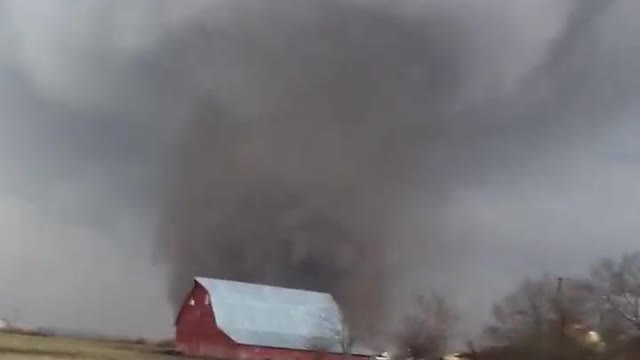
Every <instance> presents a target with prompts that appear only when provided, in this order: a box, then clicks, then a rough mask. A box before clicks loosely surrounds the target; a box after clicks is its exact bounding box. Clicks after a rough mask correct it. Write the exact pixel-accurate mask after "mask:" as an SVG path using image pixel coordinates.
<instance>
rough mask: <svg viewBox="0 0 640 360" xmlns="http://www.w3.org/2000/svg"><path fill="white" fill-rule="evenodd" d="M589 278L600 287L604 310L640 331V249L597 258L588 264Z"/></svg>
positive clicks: (595, 285)
mask: <svg viewBox="0 0 640 360" xmlns="http://www.w3.org/2000/svg"><path fill="white" fill-rule="evenodd" d="M591 279H592V280H593V282H594V287H596V288H598V289H600V290H601V292H600V294H601V295H600V296H601V297H602V299H603V300H604V301H605V303H606V308H607V309H606V310H610V311H612V312H614V313H615V314H617V315H618V316H619V318H620V319H623V320H624V321H625V322H626V323H627V324H628V325H629V326H631V327H632V328H633V329H635V330H638V331H640V252H634V253H630V254H625V255H623V256H622V257H621V258H620V259H619V260H617V261H616V260H614V259H603V260H601V261H599V262H598V263H596V264H595V265H594V266H593V267H592V268H591Z"/></svg>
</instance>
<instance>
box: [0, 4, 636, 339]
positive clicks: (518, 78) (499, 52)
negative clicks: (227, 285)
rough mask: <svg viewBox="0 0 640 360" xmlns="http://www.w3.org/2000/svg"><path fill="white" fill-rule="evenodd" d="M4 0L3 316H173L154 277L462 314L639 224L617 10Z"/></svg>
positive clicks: (0, 87) (627, 76) (567, 265)
mask: <svg viewBox="0 0 640 360" xmlns="http://www.w3.org/2000/svg"><path fill="white" fill-rule="evenodd" d="M0 6H1V7H2V20H4V21H2V25H0V46H2V50H3V51H2V52H1V53H0V67H1V68H2V70H3V72H2V75H0V76H2V77H1V78H0V111H1V115H2V119H1V120H0V130H1V132H0V139H2V141H1V142H0V148H1V149H2V150H3V151H2V154H0V159H1V162H2V166H3V169H6V170H7V171H4V172H3V174H5V175H3V176H2V179H1V181H0V185H1V188H0V194H1V196H2V198H3V200H2V204H3V207H2V208H0V212H1V213H2V214H3V216H2V217H1V218H2V222H3V226H2V229H3V231H4V234H3V236H4V237H5V238H6V239H8V240H7V241H4V242H3V244H2V250H4V251H3V252H2V254H3V255H1V256H0V259H1V262H0V267H1V268H2V272H0V273H1V274H2V275H1V276H0V284H2V285H1V286H2V288H3V289H11V290H10V291H9V292H8V293H10V294H12V295H9V296H8V297H5V296H4V295H3V298H2V299H1V301H2V302H0V307H1V308H0V309H1V310H0V311H3V310H4V312H10V313H16V312H17V313H19V314H20V316H21V317H24V318H27V319H30V320H31V321H38V322H45V323H49V324H59V325H63V326H75V327H83V328H88V327H89V328H90V327H91V325H90V324H88V322H92V323H100V324H102V325H103V326H100V327H101V328H104V329H109V330H110V331H122V330H123V329H129V332H132V331H148V332H149V333H155V332H157V331H158V330H157V328H159V327H161V326H163V325H160V324H165V323H166V324H167V325H166V327H167V330H168V328H169V326H170V325H169V319H170V316H171V314H170V311H169V309H168V307H167V306H165V305H163V304H164V301H163V300H164V299H162V300H159V299H160V297H161V296H162V292H163V291H164V287H165V286H166V285H165V277H164V271H165V270H167V271H168V273H169V274H171V275H170V281H171V282H172V284H171V285H169V286H168V288H169V289H167V290H166V291H167V292H169V293H170V294H171V297H172V298H173V300H174V301H175V299H177V298H178V297H179V296H180V291H179V290H180V289H182V288H183V287H184V286H188V281H189V278H190V277H191V276H193V275H210V276H224V277H233V278H237V279H244V280H253V281H263V282H269V283H276V284H280V285H288V286H300V287H309V288H321V289H326V290H331V291H334V292H335V293H336V294H337V295H340V296H341V299H343V301H352V302H355V303H356V304H363V301H364V302H366V304H370V305H371V304H375V305H376V307H377V306H378V305H386V307H378V308H377V309H376V310H377V311H376V312H375V313H376V314H380V315H389V316H390V317H391V318H393V317H395V316H396V315H398V314H399V312H400V310H398V309H401V308H402V306H401V305H402V303H403V301H405V299H407V298H408V297H410V296H412V295H413V294H414V293H416V292H420V291H427V290H428V289H429V288H433V287H435V288H439V289H443V291H445V292H446V293H447V294H449V295H450V296H451V297H452V298H454V299H455V300H456V302H458V303H460V305H461V306H462V307H463V310H464V314H463V315H466V316H467V318H468V319H470V322H471V323H472V325H477V324H478V323H481V321H482V319H483V318H484V317H485V316H486V312H485V310H486V309H487V308H488V304H489V302H490V301H491V300H492V299H493V296H494V295H495V294H499V293H501V292H503V291H504V290H505V288H507V287H508V286H509V285H510V284H511V283H512V282H513V281H516V280H518V278H519V277H520V276H522V275H525V274H527V273H529V272H536V271H540V270H541V269H543V268H544V269H547V270H550V271H557V272H564V271H577V270H578V269H579V268H580V267H581V266H582V265H583V264H584V263H585V262H587V261H589V260H591V259H592V258H593V257H596V256H599V255H601V254H605V253H608V252H611V251H617V250H618V249H626V248H628V247H629V246H632V245H633V242H634V239H635V238H637V236H636V235H637V232H638V227H637V224H636V223H637V221H635V219H634V217H633V216H632V214H635V213H637V212H636V210H637V206H636V205H635V204H637V203H640V202H638V201H637V200H639V199H638V198H639V196H640V191H639V189H638V185H637V183H638V182H637V178H638V175H639V174H637V171H635V170H634V169H635V167H634V163H635V161H637V157H636V156H637V150H638V148H637V146H636V145H635V142H634V141H633V134H634V133H637V131H638V126H637V124H636V122H635V120H634V119H635V114H636V113H637V112H636V108H634V105H633V103H634V101H635V98H636V96H637V93H638V90H640V86H639V85H640V84H638V80H639V79H640V76H638V75H637V74H639V72H638V71H637V70H639V69H638V66H640V65H638V64H640V62H638V61H635V60H636V59H637V57H638V51H639V50H638V48H637V47H636V46H635V45H634V44H633V42H632V41H630V40H629V39H634V38H635V37H637V36H636V35H637V34H638V33H639V32H640V28H639V27H638V26H637V25H636V24H635V23H636V22H635V20H634V18H633V16H632V14H633V13H634V12H635V11H636V10H637V7H638V5H636V4H635V2H634V1H632V0H618V1H599V2H596V1H587V0H585V1H561V2H558V1H551V0H549V1H546V0H544V1H543V0H536V1H534V0H531V1H519V2H518V3H517V4H516V3H513V2H510V1H506V0H504V1H503V0H490V1H489V0H487V1H484V2H482V3H475V2H474V3H471V4H470V3H469V2H468V1H440V2H422V1H398V2H394V3H392V4H391V3H388V2H383V1H371V2H362V1H358V2H356V1H353V2H345V1H343V2H337V1H322V2H321V1H309V2H306V3H305V4H303V5H301V4H300V3H299V2H294V1H271V2H263V1H254V2H243V3H242V4H239V3H238V2H227V1H217V2H209V1H195V0H193V1H184V2H180V3H177V2H171V1H110V2H101V1H94V2H90V3H83V4H80V5H78V4H75V5H74V6H70V5H68V4H66V1H41V2H38V3H37V4H36V3H31V2H22V1H4V2H0ZM158 224H160V225H158ZM157 225H158V228H159V229H160V230H159V232H154V231H153V229H154V228H155V227H156V226H157ZM603 238H607V241H606V243H607V245H606V246H605V245H603V242H602V239H603ZM69 249H73V252H74V253H75V254H76V255H74V256H73V259H74V260H73V261H66V258H67V257H68V254H69V252H70V251H71V250H69ZM152 252H155V255H159V256H156V260H161V261H156V264H157V265H156V266H155V267H154V266H153V265H152V262H151V261H150V259H149V257H150V254H151V253H152ZM61 259H65V261H62V260H61ZM92 259H93V260H92ZM96 259H97V260H96ZM30 264H37V265H30ZM165 267H166V269H165ZM78 268H82V269H84V271H82V272H79V271H78V270H77V269H78ZM89 269H91V271H93V272H95V273H99V274H102V275H96V276H95V277H85V276H80V275H79V274H80V273H89ZM48 276H55V277H56V278H58V279H60V280H61V281H59V282H52V281H51V280H50V279H48V278H47V277H48ZM373 277H375V279H376V280H377V281H372V280H371V279H372V278H373ZM23 279H27V280H32V281H37V282H39V283H42V282H44V281H45V280H47V281H48V282H47V284H51V285H47V286H44V287H43V288H42V289H38V291H35V290H34V291H29V290H24V289H21V288H20V286H19V284H21V283H22V280H23ZM123 279H124V280H123ZM60 283H63V284H60ZM56 284H58V285H56ZM478 284H484V286H483V287H482V288H481V289H480V288H479V287H478ZM487 287H488V288H487ZM77 288H87V289H93V290H95V293H96V294H100V296H98V297H91V296H87V297H78V296H76V295H74V294H75V292H74V291H71V290H74V289H77ZM125 289H126V291H125ZM124 292H131V294H138V295H139V296H140V297H141V298H143V297H144V298H145V299H147V300H146V302H145V303H147V304H148V303H155V304H157V305H154V306H151V307H139V306H140V302H135V303H131V302H130V301H128V300H126V299H127V298H130V297H126V298H125V297H123V295H122V293H124ZM4 293H5V292H4V291H3V294H4ZM483 293H488V294H491V295H487V296H484V295H482V294H483ZM43 294H47V295H48V296H47V298H57V299H60V301H59V302H58V303H56V304H55V308H56V309H60V306H63V304H64V303H73V304H74V305H75V304H76V303H77V304H78V306H79V308H80V309H82V311H83V314H85V315H86V316H85V317H82V318H83V319H87V321H85V322H83V323H80V322H78V320H77V317H72V316H66V315H65V314H70V313H66V312H65V311H61V310H60V311H56V312H53V311H51V309H53V308H54V307H50V306H48V305H47V304H49V303H48V302H45V303H44V305H43V300H42V299H44V297H43ZM361 294H367V295H368V296H366V297H365V296H361ZM371 299H375V300H379V301H380V302H382V303H383V304H379V303H378V302H377V301H372V302H370V301H371ZM142 302H144V301H142ZM45 305H47V306H45ZM16 308H18V309H19V310H15V309H16ZM353 308H354V309H355V308H357V307H353ZM383 308H384V309H385V310H386V311H380V310H381V309H383ZM98 309H99V310H101V311H97V310H98ZM125 309H127V311H129V310H131V309H139V311H140V312H139V315H138V316H131V317H128V320H127V321H126V322H127V324H124V323H120V322H118V321H114V320H113V319H114V317H113V316H101V315H99V314H109V313H110V311H108V310H111V311H120V312H124V311H125ZM368 314H369V315H370V314H371V312H368ZM353 316H354V317H356V318H357V319H356V320H361V319H362V317H363V316H362V314H353ZM376 319H380V318H376ZM91 320H93V321H91ZM162 331H164V330H162ZM162 331H161V332H162Z"/></svg>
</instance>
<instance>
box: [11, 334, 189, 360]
mask: <svg viewBox="0 0 640 360" xmlns="http://www.w3.org/2000/svg"><path fill="white" fill-rule="evenodd" d="M166 350H167V348H163V347H160V346H158V345H154V344H147V343H143V344H139V343H136V342H118V341H101V340H85V339H73V338H65V337H53V336H37V335H26V334H15V333H2V332H0V359H2V360H70V359H74V360H178V359H182V360H184V358H182V357H177V356H170V355H166V354H165V353H163V352H165V351H166Z"/></svg>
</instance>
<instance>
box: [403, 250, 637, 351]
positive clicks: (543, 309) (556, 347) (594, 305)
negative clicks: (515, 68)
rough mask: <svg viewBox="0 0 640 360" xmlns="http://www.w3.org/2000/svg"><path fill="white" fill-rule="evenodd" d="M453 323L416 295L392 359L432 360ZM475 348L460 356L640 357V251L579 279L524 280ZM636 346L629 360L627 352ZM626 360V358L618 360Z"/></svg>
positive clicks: (438, 304) (440, 303) (436, 304)
mask: <svg viewBox="0 0 640 360" xmlns="http://www.w3.org/2000/svg"><path fill="white" fill-rule="evenodd" d="M459 320H460V318H459V317H458V315H457V312H456V310H455V308H454V307H453V306H452V305H451V304H450V303H449V302H448V301H447V300H446V298H444V297H442V296H440V295H437V294H436V295H432V296H429V297H424V296H423V297H419V298H418V299H417V300H416V311H415V312H414V313H413V314H411V316H408V317H407V319H406V321H405V323H404V326H403V328H402V331H400V333H399V334H398V336H397V343H398V344H399V347H400V348H401V349H402V350H403V351H402V352H403V353H402V354H399V355H398V356H399V357H402V358H414V359H439V358H440V357H441V356H443V354H444V353H445V352H446V351H447V349H448V348H449V342H450V340H451V339H452V337H453V336H454V334H455V331H456V327H457V326H458V324H459V323H460V322H459ZM476 342H477V343H478V345H473V344H472V343H470V344H469V346H468V349H464V350H465V355H460V356H464V357H462V358H467V359H487V360H494V359H496V360H501V359H519V360H539V359H540V360H542V359H552V360H554V359H557V360H573V359H607V360H608V359H616V360H617V359H625V360H626V359H632V358H633V359H640V251H638V252H634V253H628V254H624V255H622V256H620V257H619V258H605V259H602V260H600V261H598V262H596V263H595V264H593V265H592V266H590V268H589V269H588V271H587V272H586V273H585V274H584V276H581V277H557V276H555V277H554V276H549V275H542V276H538V277H532V278H527V279H525V280H524V281H522V282H521V283H520V284H518V286H516V287H515V288H514V289H513V290H512V291H511V292H510V293H508V294H507V295H506V296H505V297H504V298H502V299H500V300H499V301H497V302H496V303H495V304H494V306H493V311H492V320H491V322H490V323H489V325H487V326H486V328H485V329H484V332H483V334H482V336H481V337H480V339H478V340H477V341H476ZM634 344H635V346H636V348H637V352H636V353H635V354H631V355H629V354H628V353H629V351H631V350H630V349H631V348H632V347H633V346H634ZM625 356H626V357H625Z"/></svg>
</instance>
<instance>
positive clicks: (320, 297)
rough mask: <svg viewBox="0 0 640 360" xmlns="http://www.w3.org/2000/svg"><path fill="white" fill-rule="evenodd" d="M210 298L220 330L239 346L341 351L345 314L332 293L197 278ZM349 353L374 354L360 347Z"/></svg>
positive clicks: (357, 345) (355, 347) (353, 348)
mask: <svg viewBox="0 0 640 360" xmlns="http://www.w3.org/2000/svg"><path fill="white" fill-rule="evenodd" d="M195 280H196V281H197V282H198V283H199V284H200V285H202V286H203V287H204V288H205V289H206V290H207V292H208V293H209V295H210V298H211V306H212V308H213V312H214V314H215V318H216V324H217V326H218V327H219V328H220V329H221V330H222V331H224V332H225V333H226V334H227V335H228V336H229V337H231V338H232V339H233V340H234V341H235V342H237V343H239V344H245V345H258V346H268V347H278V348H289V349H304V350H309V349H313V348H314V347H318V346H320V347H322V348H323V349H325V350H327V351H330V352H335V353H341V352H342V348H341V346H340V331H341V330H340V329H341V328H342V327H341V322H340V319H341V315H340V310H339V308H338V305H337V304H336V302H335V300H334V299H333V297H332V296H331V295H329V294H325V293H319V292H313V291H305V290H294V289H286V288H280V287H274V286H267V285H257V284H248V283H242V282H236V281H229V280H219V279H208V278H201V277H199V278H196V279H195ZM351 352H352V353H353V354H357V355H373V352H372V351H371V350H369V349H367V348H365V347H363V346H361V345H359V344H356V345H354V346H353V347H352V349H351Z"/></svg>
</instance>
